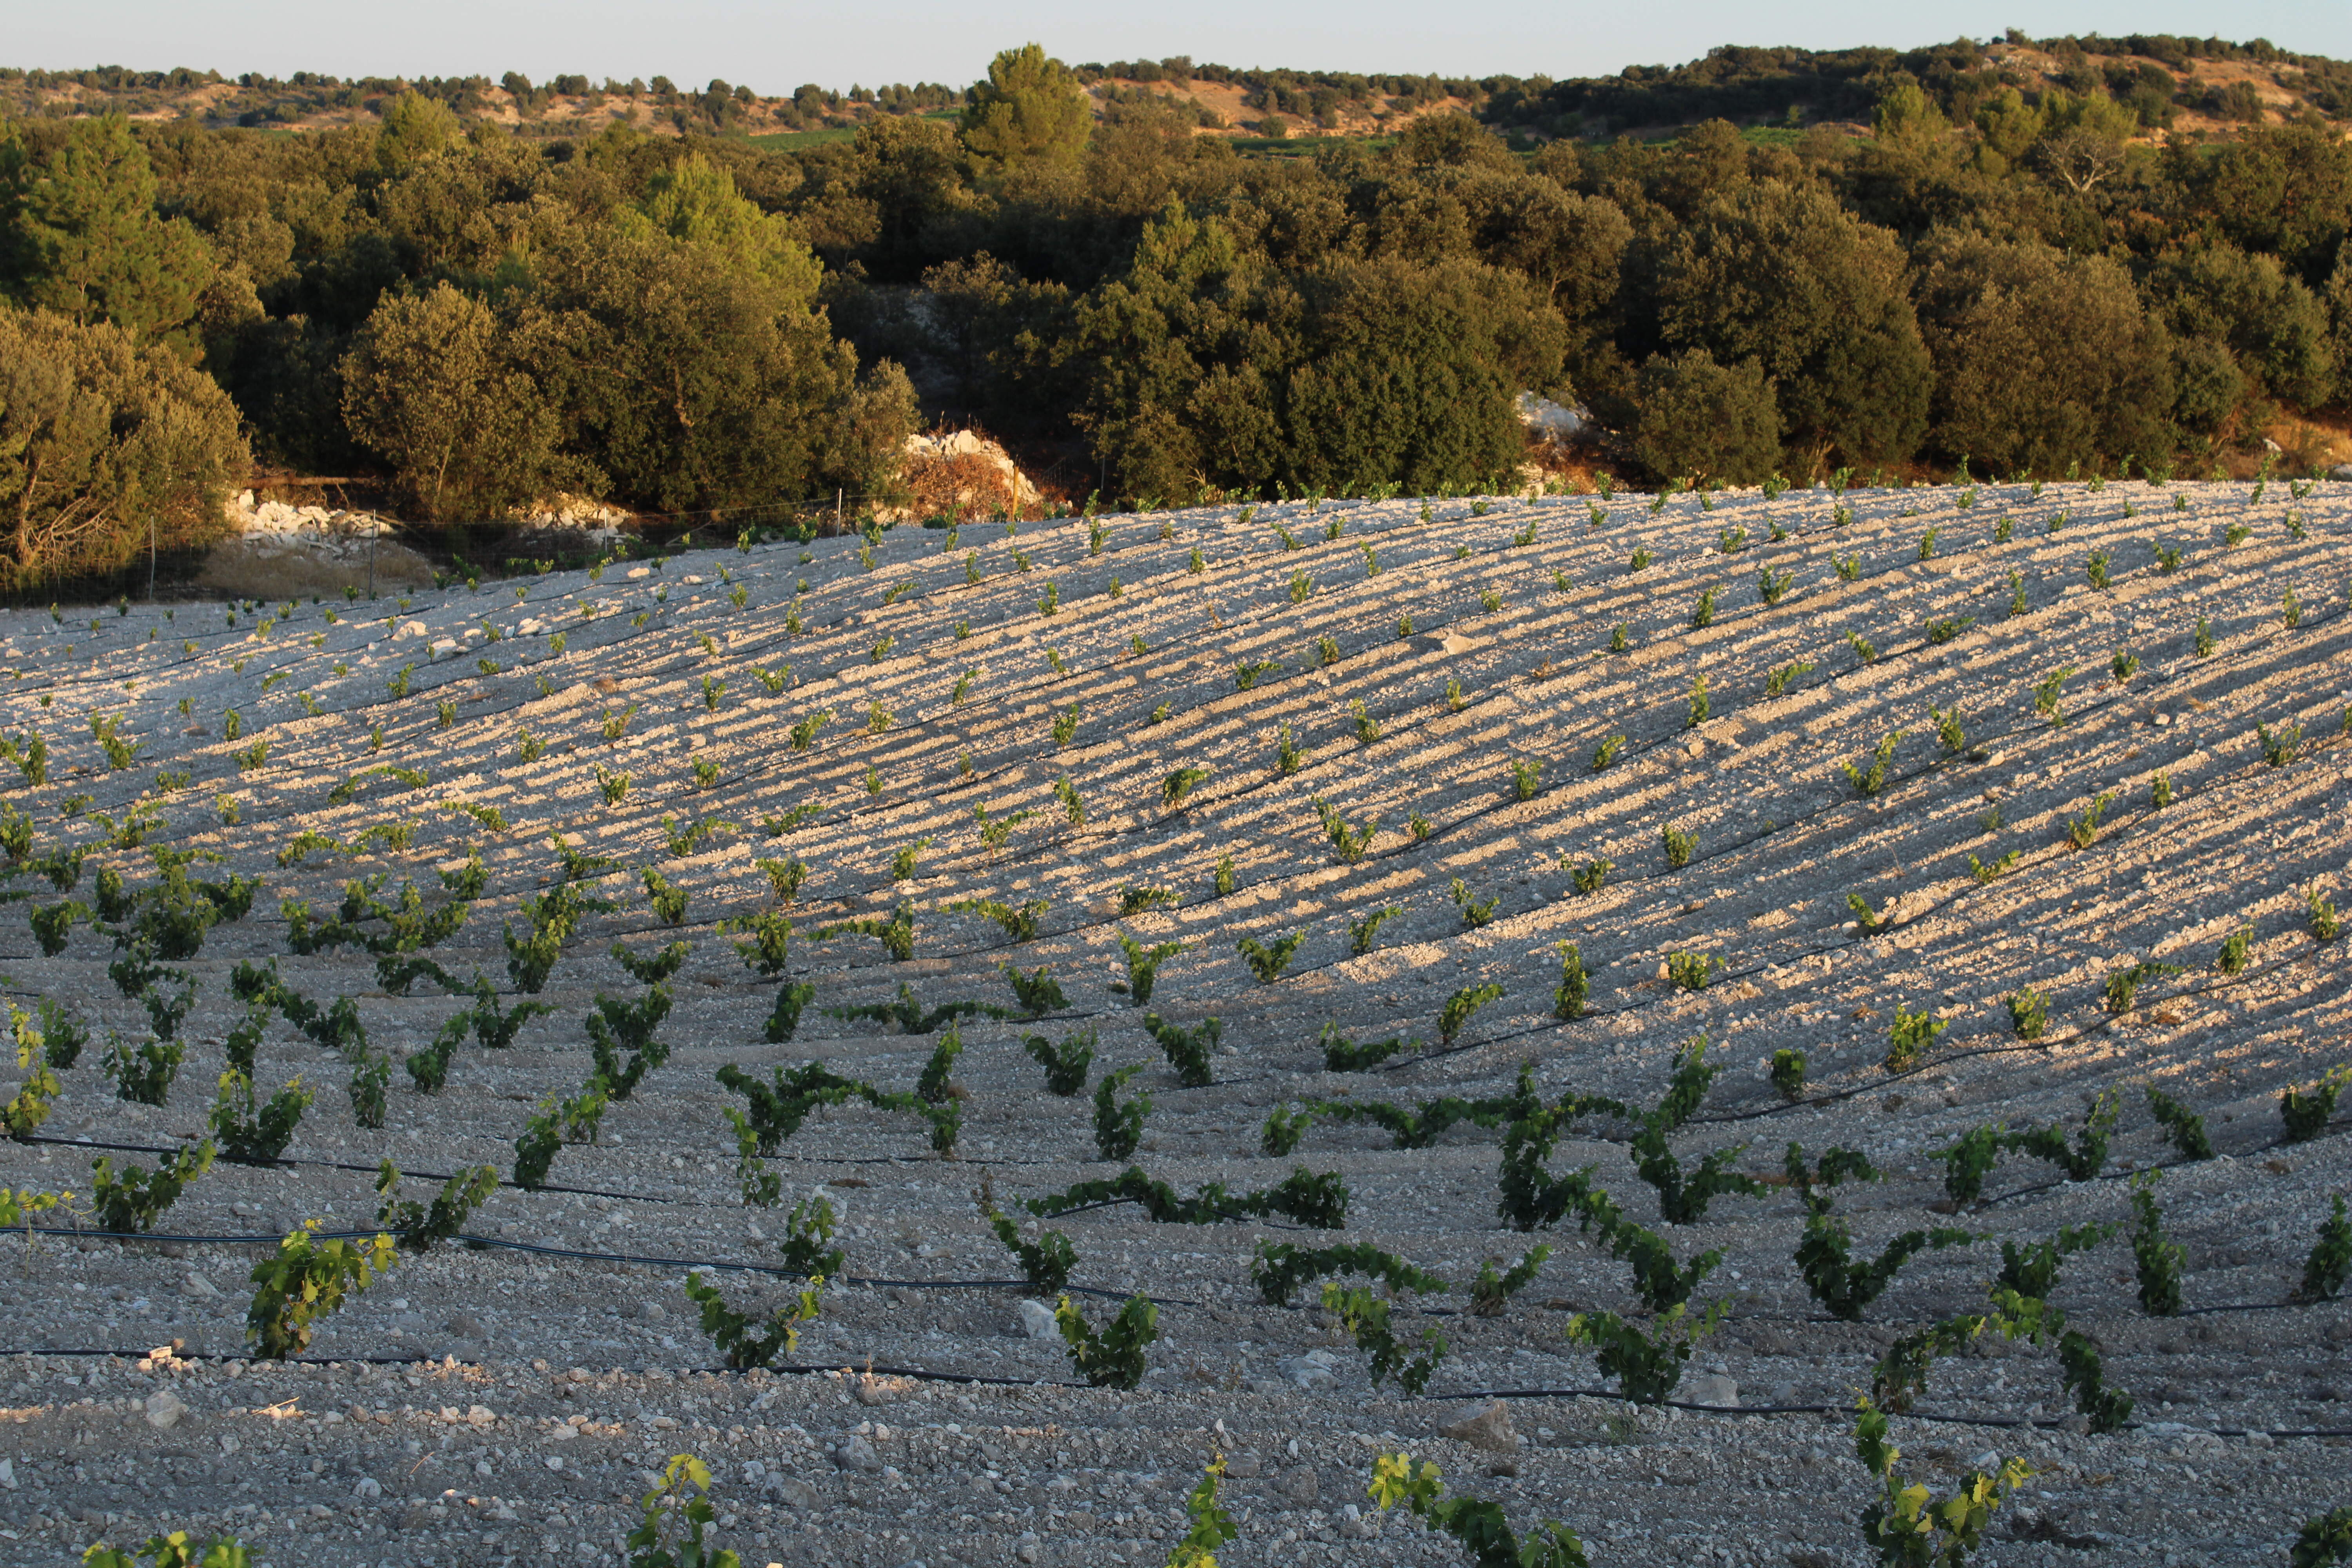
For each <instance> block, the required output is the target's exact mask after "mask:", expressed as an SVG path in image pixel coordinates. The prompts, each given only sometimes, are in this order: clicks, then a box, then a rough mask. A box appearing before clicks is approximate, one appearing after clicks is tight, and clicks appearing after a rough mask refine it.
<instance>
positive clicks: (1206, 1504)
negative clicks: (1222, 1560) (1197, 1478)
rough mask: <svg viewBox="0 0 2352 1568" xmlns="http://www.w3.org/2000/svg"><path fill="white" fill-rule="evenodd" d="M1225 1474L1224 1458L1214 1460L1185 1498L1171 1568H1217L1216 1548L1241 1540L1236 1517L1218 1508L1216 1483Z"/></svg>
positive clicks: (1239, 1527)
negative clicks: (1182, 1526)
mask: <svg viewBox="0 0 2352 1568" xmlns="http://www.w3.org/2000/svg"><path fill="white" fill-rule="evenodd" d="M1224 1474H1225V1457H1224V1456H1223V1454H1218V1455H1215V1456H1213V1457H1212V1458H1210V1460H1209V1465H1208V1468H1207V1470H1206V1471H1205V1472H1204V1473H1203V1474H1202V1477H1201V1483H1200V1485H1198V1486H1196V1487H1194V1488H1193V1489H1192V1491H1191V1493H1190V1494H1188V1495H1187V1496H1186V1497H1185V1499H1184V1517H1185V1520H1186V1524H1185V1529H1184V1534H1183V1536H1182V1538H1181V1539H1180V1540H1179V1541H1178V1542H1176V1546H1175V1549H1174V1550H1173V1551H1171V1552H1169V1554H1168V1568H1217V1558H1216V1551H1217V1548H1218V1547H1220V1546H1223V1544H1225V1542H1229V1541H1234V1540H1237V1539H1238V1538H1239V1537H1240V1535H1241V1532H1242V1531H1241V1526H1240V1525H1238V1524H1235V1523H1234V1516H1233V1515H1232V1514H1230V1513H1227V1512H1226V1511H1225V1510H1223V1509H1222V1508H1220V1507H1218V1506H1217V1483H1218V1482H1219V1481H1221V1480H1223V1479H1224Z"/></svg>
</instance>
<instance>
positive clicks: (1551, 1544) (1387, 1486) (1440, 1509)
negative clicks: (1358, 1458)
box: [1371, 1453, 1591, 1568]
mask: <svg viewBox="0 0 2352 1568" xmlns="http://www.w3.org/2000/svg"><path fill="white" fill-rule="evenodd" d="M1438 1490H1439V1487H1438V1469H1437V1467H1436V1466H1435V1465H1433V1464H1431V1463H1429V1462H1428V1461H1427V1460H1423V1461H1422V1462H1421V1463H1420V1464H1419V1465H1418V1466H1416V1465H1415V1464H1414V1463H1413V1459H1412V1456H1411V1455H1410V1454H1403V1453H1397V1454H1382V1455H1381V1457H1380V1458H1379V1459H1378V1460H1376V1461H1375V1462H1374V1464H1373V1467H1372V1484H1371V1496H1372V1500H1373V1501H1374V1502H1375V1503H1377V1504H1378V1505H1379V1506H1380V1508H1381V1510H1383V1511H1385V1510H1388V1509H1390V1508H1391V1507H1393V1506H1394V1505H1395V1504H1397V1503H1399V1502H1402V1503H1403V1504H1404V1505H1405V1508H1406V1510H1408V1511H1409V1512H1411V1513H1412V1516H1413V1517H1414V1518H1415V1519H1418V1520H1420V1521H1422V1523H1423V1524H1424V1525H1426V1526H1427V1527H1428V1528H1429V1529H1431V1530H1433V1531H1438V1532H1440V1533H1442V1534H1445V1535H1450V1536H1452V1537H1454V1540H1455V1541H1457V1542H1460V1543H1461V1544H1462V1546H1463V1548H1464V1549H1465V1550H1466V1551H1468V1552H1473V1553H1475V1556H1476V1560H1477V1562H1478V1563H1480V1564H1481V1565H1482V1568H1488V1565H1491V1568H1590V1564H1591V1560H1590V1559H1589V1558H1587V1557H1586V1556H1585V1553H1584V1543H1583V1542H1581V1541H1580V1540H1578V1539H1577V1536H1576V1532H1575V1531H1572V1530H1570V1529H1569V1528H1568V1526H1566V1525H1564V1524H1559V1523H1557V1522H1555V1521H1551V1520H1543V1521H1538V1524H1537V1526H1536V1529H1535V1531H1533V1532H1532V1535H1531V1539H1529V1540H1528V1542H1527V1543H1526V1544H1525V1545H1522V1544H1520V1542H1519V1538H1518V1534H1517V1531H1514V1530H1512V1528H1511V1526H1510V1521H1509V1520H1508V1519H1507V1518H1506V1517H1505V1515H1504V1512H1503V1508H1502V1505H1501V1504H1500V1503H1494V1502H1488V1501H1487V1500H1485V1499H1483V1498H1476V1497H1452V1498H1443V1499H1441V1498H1440V1497H1439V1496H1438Z"/></svg>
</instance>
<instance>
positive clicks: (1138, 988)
mask: <svg viewBox="0 0 2352 1568" xmlns="http://www.w3.org/2000/svg"><path fill="white" fill-rule="evenodd" d="M1118 945H1119V951H1120V952H1124V953H1125V954H1126V955H1127V994H1128V999H1129V1001H1131V1002H1133V1003H1134V1004H1135V1005H1137V1006H1139V1007H1140V1006H1142V1005H1144V1004H1145V1003H1147V1002H1149V1001H1150V1000H1151V988H1152V987H1153V986H1154V985H1155V984H1158V983H1159V978H1160V963H1161V961H1163V960H1165V959H1170V958H1173V957H1174V956H1176V954H1178V953H1180V952H1183V951H1184V944H1183V943H1182V942H1157V943H1154V944H1153V945H1152V946H1150V947H1145V946H1144V945H1143V944H1142V943H1140V942H1137V941H1136V940H1135V939H1134V938H1133V937H1130V936H1129V935H1128V934H1127V933H1126V932H1124V931H1122V932H1120V933H1119V938H1118Z"/></svg>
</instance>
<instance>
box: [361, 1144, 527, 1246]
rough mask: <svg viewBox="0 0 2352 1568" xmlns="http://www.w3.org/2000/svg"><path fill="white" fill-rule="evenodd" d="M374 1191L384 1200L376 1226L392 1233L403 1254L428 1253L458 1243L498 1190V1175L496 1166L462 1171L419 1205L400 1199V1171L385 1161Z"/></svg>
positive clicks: (409, 1200) (476, 1167) (411, 1200)
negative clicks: (469, 1221)
mask: <svg viewBox="0 0 2352 1568" xmlns="http://www.w3.org/2000/svg"><path fill="white" fill-rule="evenodd" d="M375 1190H376V1193H377V1194H378V1195H379V1196H380V1197H381V1198H382V1199H383V1202H382V1203H381V1204H379V1205H377V1207H376V1211H375V1222H376V1224H378V1225H380V1226H383V1228H384V1229H385V1230H387V1231H390V1232H391V1233H392V1235H393V1237H394V1242H395V1244H396V1245H397V1246H398V1247H399V1248H400V1250H401V1251H403V1252H429V1251H431V1250H432V1249H433V1247H434V1246H435V1244H436V1243H438V1242H444V1241H455V1240H457V1235H458V1233H459V1232H460V1231H462V1230H464V1229H465V1227H466V1221H467V1219H468V1218H470V1217H472V1215H473V1213H474V1211H475V1210H476V1209H478V1208H480V1207H481V1206H482V1205H484V1204H486V1203H488V1201H489V1200H490V1197H491V1195H492V1194H495V1193H497V1191H498V1190H499V1173H498V1168H497V1167H496V1166H494V1165H476V1166H473V1167H471V1168H470V1169H467V1170H463V1171H459V1172H458V1173H457V1174H456V1175H453V1176H451V1177H450V1178H449V1179H448V1180H447V1181H446V1182H444V1183H442V1184H441V1190H440V1191H439V1192H438V1193H436V1194H434V1195H433V1197H432V1199H431V1200H430V1201H429V1202H426V1203H421V1204H420V1203H418V1202H416V1201H415V1199H413V1198H403V1197H402V1196H401V1195H400V1169H399V1167H398V1166H396V1165H394V1163H392V1162H391V1161H390V1160H386V1161H384V1162H383V1166H382V1168H381V1169H379V1170H378V1171H377V1173H376V1181H375Z"/></svg>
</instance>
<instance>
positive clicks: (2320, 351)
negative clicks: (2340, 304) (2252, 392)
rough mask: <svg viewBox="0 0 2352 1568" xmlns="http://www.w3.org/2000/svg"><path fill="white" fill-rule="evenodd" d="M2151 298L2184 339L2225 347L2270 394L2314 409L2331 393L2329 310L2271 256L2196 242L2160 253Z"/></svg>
mask: <svg viewBox="0 0 2352 1568" xmlns="http://www.w3.org/2000/svg"><path fill="white" fill-rule="evenodd" d="M2147 291H2148V294H2149V296H2150V297H2151V298H2152V299H2153V300H2157V301H2158V302H2159V304H2160V305H2161V307H2162V308H2163V310H2165V312H2166V314H2167V315H2168V317H2169V318H2170V319H2171V323H2172V329H2173V331H2176V332H2179V334H2180V335H2181V336H2183V337H2199V338H2210V339H2212V340H2214V341H2215V342H2221V343H2222V344H2224V345H2226V346H2227V347H2228V348H2229V350H2230V353H2231V356H2232V357H2233V358H2235V359H2236V360H2237V362H2238V364H2239V366H2240V368H2241V369H2242V370H2244V371H2245V372H2247V373H2249V374H2251V375H2252V377H2253V379H2255V380H2256V381H2258V382H2259V383H2260V384H2262V387H2263V390H2264V391H2265V392H2267V393H2268V394H2269V395H2272V396H2273V397H2276V398H2280V399H2283V400H2284V401H2285V402H2288V403H2291V404H2294V405H2296V406H2298V407H2303V408H2316V407H2318V406H2319V405H2322V404H2325V403H2326V402H2327V401H2328V400H2329V398H2330V397H2332V396H2333V395H2334V394H2335V391H2336V352H2335V345H2334V344H2333V343H2332V342H2330V341H2329V329H2328V319H2327V310H2326V306H2324V305H2322V304H2321V303H2320V302H2319V300H2318V298H2317V297H2316V296H2315V295H2314V294H2313V293H2312V291H2311V290H2310V289H2306V288H2305V287H2304V286H2303V284H2302V282H2301V281H2300V280H2299V279H2296V278H2295V277H2294V274H2292V273H2290V272H2288V271H2287V270H2286V269H2285V268H2283V267H2282V266H2280V265H2279V262H2278V258H2275V257H2271V256H2249V255H2247V254H2246V253H2245V252H2244V251H2242V250H2240V249H2239V248H2238V247H2236V246H2233V245H2229V244H2210V245H2200V246H2194V247H2190V248H2189V249H2187V250H2182V251H2176V252H2174V253H2172V254H2171V255H2168V256H2167V257H2165V258H2163V259H2162V260H2161V261H2160V262H2159V263H2158V265H2157V267H2156V268H2155V270H2154V272H2153V274H2152V275H2151V276H2150V277H2149V279H2148V282H2147Z"/></svg>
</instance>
